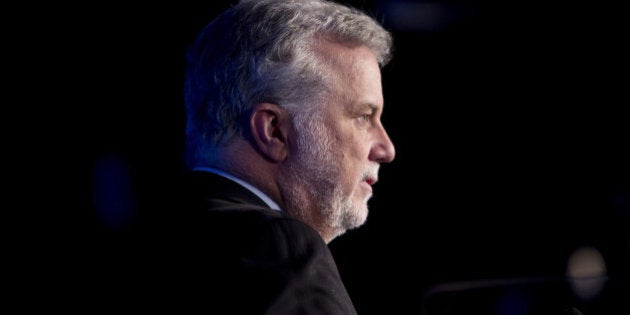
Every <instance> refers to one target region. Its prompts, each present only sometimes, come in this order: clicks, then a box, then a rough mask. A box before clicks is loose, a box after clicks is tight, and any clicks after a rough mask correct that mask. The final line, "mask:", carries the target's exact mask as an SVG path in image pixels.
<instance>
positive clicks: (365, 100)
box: [314, 41, 383, 106]
mask: <svg viewBox="0 0 630 315" xmlns="http://www.w3.org/2000/svg"><path fill="white" fill-rule="evenodd" d="M314 50H315V52H316V55H317V56H318V58H320V60H321V61H322V64H323V65H324V67H325V68H326V69H325V70H324V71H325V73H324V76H325V78H326V80H327V81H328V82H327V84H328V87H329V89H330V91H332V93H333V94H334V95H336V96H338V97H341V98H344V100H345V101H347V102H351V103H360V104H374V105H375V106H382V103H383V100H382V98H383V96H382V88H381V73H380V68H379V65H378V62H377V59H376V57H375V55H374V53H372V51H371V50H370V49H369V48H368V47H366V46H356V45H347V44H341V43H336V42H330V41H319V42H318V44H317V45H315V47H314Z"/></svg>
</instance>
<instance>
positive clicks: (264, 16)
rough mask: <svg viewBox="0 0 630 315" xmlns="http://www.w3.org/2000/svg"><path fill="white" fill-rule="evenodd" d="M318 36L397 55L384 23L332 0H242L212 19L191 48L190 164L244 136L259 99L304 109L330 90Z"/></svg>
mask: <svg viewBox="0 0 630 315" xmlns="http://www.w3.org/2000/svg"><path fill="white" fill-rule="evenodd" d="M318 39H324V40H329V41H334V42H343V43H348V44H351V45H365V46H367V47H369V48H370V49H371V50H372V52H373V53H374V55H375V56H376V59H377V61H378V63H379V65H380V66H381V67H382V66H384V65H385V64H387V63H388V62H389V60H390V58H391V50H392V37H391V35H390V34H389V32H387V31H386V30H385V29H383V27H382V26H381V25H380V24H379V23H378V22H377V21H375V20H374V19H373V18H372V17H370V16H368V15H367V14H366V13H364V12H362V11H359V10H357V9H355V8H352V7H348V6H343V5H340V4H337V3H333V2H330V1H326V0H242V1H240V2H239V3H238V4H236V5H234V6H232V7H230V8H228V9H227V10H226V11H224V12H223V13H222V14H220V15H219V16H218V17H217V18H215V19H214V20H213V21H212V22H211V23H209V24H208V25H207V26H206V27H205V28H204V29H203V30H202V31H201V32H200V34H199V35H198V37H197V39H196V40H195V41H194V42H193V44H192V45H191V46H190V47H189V50H188V54H187V58H188V67H187V71H186V83H185V87H184V101H185V105H186V162H187V163H188V165H189V166H194V165H196V164H199V163H203V161H206V160H208V159H209V158H211V157H212V154H213V153H212V152H213V149H214V148H215V147H216V146H218V145H220V144H222V143H225V142H227V141H229V140H230V139H232V138H233V137H234V136H236V135H239V134H240V135H243V131H244V130H247V124H246V122H247V119H248V116H249V114H250V111H251V108H252V107H253V106H254V105H256V104H258V103H261V102H269V103H274V104H277V105H279V106H282V107H283V108H286V109H287V110H288V111H289V112H291V113H296V112H297V111H298V110H301V108H300V107H302V108H303V107H308V106H309V104H314V103H315V102H317V100H318V99H320V98H321V97H322V96H323V95H324V93H325V92H326V86H325V83H324V79H325V75H326V74H325V73H324V69H325V68H323V67H322V64H321V62H322V61H321V60H320V58H318V57H317V56H316V55H315V53H314V52H313V50H312V46H311V44H312V43H313V41H315V40H318Z"/></svg>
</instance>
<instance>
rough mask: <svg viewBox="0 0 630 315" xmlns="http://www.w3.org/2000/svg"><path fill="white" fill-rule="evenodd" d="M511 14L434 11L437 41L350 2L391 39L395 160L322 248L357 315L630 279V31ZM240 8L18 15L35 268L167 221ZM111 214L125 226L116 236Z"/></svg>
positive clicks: (593, 21) (588, 19)
mask: <svg viewBox="0 0 630 315" xmlns="http://www.w3.org/2000/svg"><path fill="white" fill-rule="evenodd" d="M399 2H400V1H399ZM406 2H407V3H411V4H420V3H427V2H421V1H406ZM505 2H509V3H503V2H501V3H490V2H483V1H468V2H464V1H446V0H438V1H433V2H429V3H431V4H435V5H438V7H440V8H442V9H443V11H442V12H445V15H442V20H440V21H442V22H443V23H442V24H441V25H440V26H439V27H438V26H435V27H434V28H419V27H416V28H413V27H412V28H402V27H400V26H399V25H400V24H399V23H397V21H398V20H397V19H398V18H401V17H397V16H396V15H395V14H389V13H388V11H387V10H386V3H388V2H387V1H380V2H378V1H367V0H365V1H346V2H345V3H349V4H351V5H354V6H356V7H359V8H362V9H364V10H366V11H368V12H370V13H371V14H372V15H374V16H376V17H377V18H379V19H380V20H382V21H383V24H384V25H385V26H386V27H387V28H389V29H391V30H392V32H393V35H394V38H395V52H394V59H393V60H392V62H391V63H390V64H389V65H388V66H387V67H386V68H385V69H384V70H383V89H384V91H383V92H384V96H385V112H384V116H383V121H384V125H385V127H386V129H387V130H388V132H389V135H390V137H391V138H392V140H393V142H394V144H395V145H396V149H397V157H396V160H395V161H394V162H393V163H391V164H388V165H383V167H382V168H381V174H380V182H379V183H378V184H377V185H376V186H375V196H374V198H373V199H372V200H371V201H370V202H371V212H370V216H369V219H368V223H367V224H366V225H365V226H363V227H361V228H359V229H357V230H353V231H349V232H348V233H347V234H345V235H343V236H341V237H339V238H338V239H336V240H334V241H333V242H332V243H331V244H330V248H331V250H332V251H333V254H334V255H335V257H336V259H337V261H338V265H339V269H340V272H341V274H342V277H343V278H344V281H345V282H346V285H347V287H348V290H349V292H350V294H351V296H352V298H353V300H354V301H355V304H356V306H357V309H358V311H359V313H360V314H371V313H374V314H383V313H387V314H394V313H419V312H420V310H421V307H422V301H423V300H422V297H423V294H424V293H425V292H426V291H427V290H428V289H429V288H432V287H433V286H435V285H437V284H440V283H446V282H453V281H468V280H479V279H504V278H521V277H548V276H550V277H556V276H560V277H561V276H563V275H564V273H565V272H566V263H567V259H568V256H569V255H570V254H571V252H573V251H574V250H575V249H576V248H579V247H581V246H594V247H596V248H597V249H598V250H599V251H600V252H601V253H602V255H603V256H604V259H605V261H606V263H607V268H608V275H609V276H610V279H612V280H614V281H616V282H617V283H623V282H624V281H627V279H628V276H629V271H628V266H630V263H629V262H630V259H629V256H630V254H629V252H630V167H629V166H628V164H629V163H628V161H630V158H629V157H630V156H629V154H628V153H627V151H628V136H629V135H630V133H629V132H628V131H629V127H628V122H629V121H630V120H629V119H628V118H627V117H628V114H626V113H625V112H626V107H627V106H628V104H630V103H629V102H628V96H627V90H628V89H627V87H628V79H627V73H628V64H627V56H628V54H627V53H628V52H627V49H626V48H625V47H624V46H625V43H624V42H626V41H627V32H626V31H625V29H626V28H627V17H626V16H624V13H623V10H621V9H620V8H619V7H617V6H615V5H613V4H612V3H604V2H597V3H596V2H591V3H583V4H582V3H575V2H567V3H561V2H552V3H527V2H512V1H505ZM230 3H231V2H230V1H213V2H209V1H208V2H207V3H205V4H194V5H193V4H186V3H178V4H172V3H170V4H151V5H149V6H144V7H138V6H134V7H130V6H126V5H120V4H103V5H101V6H96V5H89V6H88V5H85V4H84V5H81V4H80V5H78V6H77V5H72V6H70V5H59V4H55V5H52V4H48V5H43V6H42V5H38V6H33V7H21V8H13V9H12V10H9V11H7V12H9V13H16V14H19V15H18V16H19V17H20V18H19V19H18V22H16V24H14V26H15V31H12V30H10V33H11V34H10V35H9V37H8V39H9V40H15V41H11V42H10V44H9V45H7V47H8V50H9V52H11V53H14V54H15V57H16V58H7V61H8V64H9V66H10V68H11V70H15V71H14V72H10V74H11V75H12V81H13V82H14V83H18V85H19V86H20V88H19V89H14V90H13V91H14V92H17V95H16V96H17V97H16V98H14V99H13V101H12V104H16V106H13V107H12V108H15V109H17V111H16V113H17V115H13V116H10V117H18V118H22V119H20V120H17V124H16V125H17V127H15V128H12V129H11V130H15V134H16V135H17V137H14V135H13V133H11V132H9V133H8V135H9V138H13V139H18V140H17V141H15V143H16V144H17V146H15V149H14V150H11V151H9V152H8V153H7V155H8V156H9V157H13V158H15V161H16V162H15V163H16V167H14V165H13V164H8V168H9V171H12V170H15V169H17V170H20V171H19V175H20V176H19V177H16V178H17V179H15V180H13V181H12V184H13V186H16V187H18V188H26V189H25V190H24V191H25V192H26V193H25V194H24V195H21V194H18V195H15V197H17V198H18V200H19V204H20V205H23V206H21V207H18V208H16V209H17V210H16V211H12V212H16V213H18V214H20V215H24V217H25V218H26V219H27V224H26V226H25V227H24V228H22V229H20V231H19V232H18V234H17V235H16V236H15V240H16V241H20V240H26V239H28V240H35V242H34V244H36V245H37V246H36V247H33V248H29V249H26V251H28V252H29V255H34V256H33V257H36V259H33V260H34V261H37V262H34V261H33V260H30V259H29V261H28V263H27V264H26V265H27V266H30V265H29V264H30V263H32V264H37V265H38V267H35V268H41V266H39V263H41V261H42V260H43V261H47V262H50V266H51V267H50V268H49V269H50V271H51V272H54V270H58V269H57V268H62V269H61V270H71V269H73V268H82V266H81V262H82V261H84V259H85V260H89V259H88V258H86V257H102V256H104V254H102V253H111V251H112V247H114V251H115V246H119V245H120V244H118V243H116V242H111V240H113V239H116V238H117V235H118V234H119V233H121V231H124V230H125V228H126V227H125V224H124V222H127V221H125V220H124V218H127V219H129V220H131V221H133V220H135V219H137V218H141V217H143V216H146V215H150V213H151V212H156V211H157V212H160V211H170V210H172V209H160V208H159V206H155V205H154V206H153V207H151V208H146V207H142V206H139V205H141V204H142V201H143V200H146V199H153V200H155V198H159V196H160V194H161V193H164V191H163V190H164V187H168V182H169V179H171V178H172V176H175V174H177V173H178V172H179V171H180V170H181V162H180V160H181V151H182V150H181V149H182V148H181V147H182V141H183V104H182V85H183V70H184V61H185V60H184V50H185V47H186V45H187V44H188V43H189V42H190V41H191V40H192V39H193V37H194V36H195V35H196V32H197V31H199V30H200V29H201V28H202V27H203V26H204V25H205V24H206V23H207V22H209V21H210V19H211V18H212V17H213V16H214V14H216V13H217V12H219V11H220V10H221V9H222V8H225V7H227V6H228V5H229V4H230ZM390 3H391V2H390ZM10 87H11V85H10ZM11 89H12V88H11ZM9 122H10V121H9ZM10 144H13V142H10ZM11 163H13V162H11ZM17 163H20V164H17ZM21 163H23V164H21ZM24 170H26V171H24ZM101 170H102V172H101ZM31 172H32V173H31ZM103 174H109V175H103ZM102 187H105V188H102ZM112 187H117V188H112ZM103 189H105V190H108V189H109V190H108V192H109V193H111V195H108V196H110V197H112V198H114V199H116V198H120V200H114V201H112V200H109V201H108V202H103V201H101V199H99V198H101V196H102V194H103V192H102V191H103ZM99 202H100V203H101V207H103V204H105V206H104V207H113V208H116V209H123V210H128V212H129V214H128V215H129V217H125V215H126V214H124V213H123V214H121V215H122V217H123V220H122V221H120V222H123V224H119V225H112V224H109V223H108V222H109V221H107V220H104V219H103V217H101V216H100V214H99V211H98V209H99ZM158 204H159V203H158ZM122 212H124V211H122ZM7 222H10V221H7ZM14 243H16V244H17V243H18V242H14ZM29 257H30V256H29ZM104 259H107V258H104ZM53 262H56V263H53ZM44 270H45V271H44V272H46V270H47V268H44ZM28 272H30V271H27V272H26V273H28ZM618 288H621V289H619V290H618V291H617V292H615V294H627V293H628V287H627V286H626V285H624V284H621V285H619V287H618ZM602 303H604V302H602ZM611 305H613V304H611ZM615 307H617V306H616V304H615Z"/></svg>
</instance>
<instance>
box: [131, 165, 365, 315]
mask: <svg viewBox="0 0 630 315" xmlns="http://www.w3.org/2000/svg"><path fill="white" fill-rule="evenodd" d="M180 191H181V193H182V194H181V195H179V196H178V199H177V203H175V205H177V204H179V207H176V206H173V207H174V208H173V209H172V212H165V213H167V214H168V215H167V216H165V217H164V218H163V219H162V220H157V221H156V222H153V223H152V224H150V225H149V226H150V227H151V229H149V230H147V231H149V232H146V233H143V237H141V241H140V243H139V246H138V248H139V250H138V252H137V253H141V254H140V255H139V256H141V257H143V258H142V259H141V260H139V261H141V265H139V266H137V267H138V268H137V269H138V272H137V273H135V274H134V275H133V276H132V278H133V279H135V280H134V281H133V282H134V283H133V286H132V288H133V287H137V288H138V291H139V292H138V294H140V292H143V293H145V294H147V296H148V298H142V301H144V302H143V303H146V305H150V307H152V308H156V309H159V310H168V309H172V310H176V311H182V310H186V309H188V310H193V311H194V312H195V313H197V312H199V313H206V314H356V311H355V309H354V307H353V305H352V302H351V300H350V297H349V296H348V294H347V292H346V289H345V287H344V285H343V283H342V281H341V278H340V276H339V273H338V270H337V266H336V265H335V262H334V260H333V257H332V255H331V253H330V251H329V249H328V247H327V245H326V244H325V242H324V241H323V240H322V239H321V237H320V236H319V234H318V233H317V232H316V231H315V230H313V229H312V228H310V227H309V226H307V225H306V224H304V223H302V222H301V221H298V220H295V219H292V218H291V217H289V216H288V215H286V214H285V213H283V212H280V211H276V210H273V209H270V208H269V207H268V206H267V205H266V204H265V203H264V202H263V201H262V200H261V199H260V198H258V197H257V196H256V195H255V194H253V193H252V192H250V191H249V190H247V189H246V188H244V187H242V186H241V185H239V184H237V183H235V182H233V181H231V180H229V179H226V178H224V177H222V176H219V175H215V174H211V173H206V172H192V173H190V174H187V175H186V176H185V178H184V181H183V184H182V186H181V189H180ZM147 250H148V251H147ZM147 258H148V259H147ZM134 290H135V289H134Z"/></svg>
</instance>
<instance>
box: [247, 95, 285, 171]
mask: <svg viewBox="0 0 630 315" xmlns="http://www.w3.org/2000/svg"><path fill="white" fill-rule="evenodd" d="M249 124H250V128H251V132H252V140H253V144H254V145H255V146H256V149H257V150H258V151H259V152H261V153H262V154H263V155H264V156H265V157H266V158H267V159H269V160H271V161H276V162H278V161H282V160H284V159H285V158H286V156H287V150H288V143H287V132H288V128H289V117H288V115H287V113H286V111H285V110H284V109H282V108H281V107H280V106H278V105H276V104H272V103H260V104H257V105H256V106H254V108H253V109H252V113H251V116H250V119H249Z"/></svg>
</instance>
